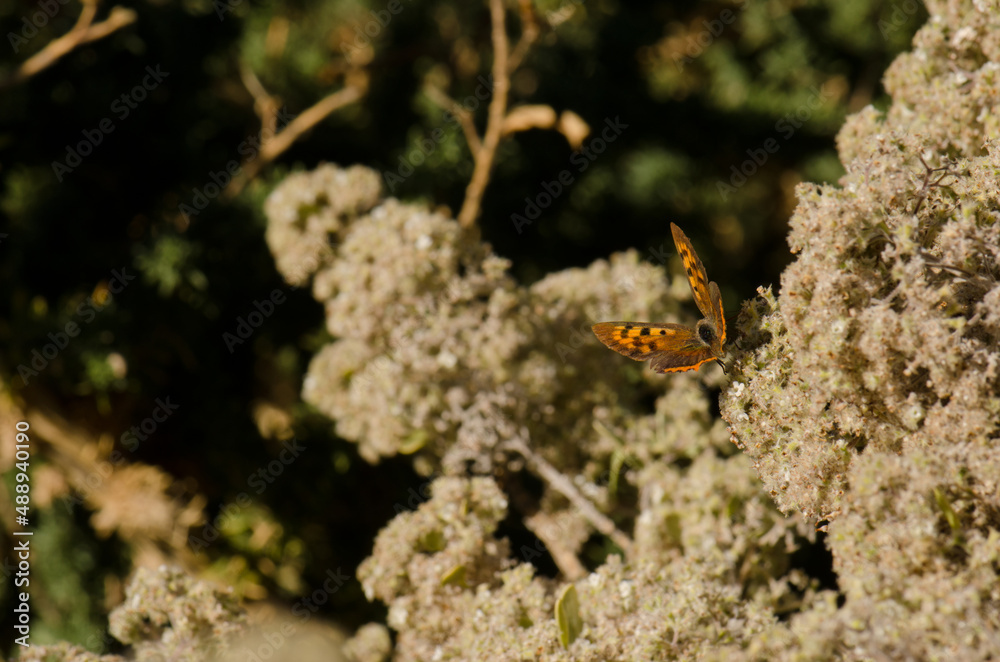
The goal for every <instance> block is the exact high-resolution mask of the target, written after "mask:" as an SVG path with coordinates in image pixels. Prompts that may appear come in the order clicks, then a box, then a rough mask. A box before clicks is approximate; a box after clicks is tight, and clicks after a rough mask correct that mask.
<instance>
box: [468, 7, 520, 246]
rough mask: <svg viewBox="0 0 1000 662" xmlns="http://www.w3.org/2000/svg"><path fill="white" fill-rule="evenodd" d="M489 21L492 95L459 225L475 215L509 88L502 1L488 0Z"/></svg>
mask: <svg viewBox="0 0 1000 662" xmlns="http://www.w3.org/2000/svg"><path fill="white" fill-rule="evenodd" d="M490 20H491V21H492V23H493V98H492V99H490V107H489V112H488V115H487V120H486V134H485V135H484V136H483V144H482V147H481V148H480V149H479V150H478V151H476V152H474V157H475V166H474V168H473V170H472V179H471V180H470V181H469V185H468V186H467V187H466V188H465V200H464V201H463V202H462V209H461V210H460V211H459V212H458V223H459V225H461V226H462V227H463V228H466V229H468V228H471V227H472V226H473V224H474V223H475V222H476V219H477V218H478V217H479V212H480V206H481V204H482V200H483V193H484V192H485V191H486V184H487V183H488V182H489V180H490V170H492V168H493V159H494V158H495V157H496V152H497V146H498V145H499V144H500V137H501V136H502V135H503V118H504V115H505V114H506V113H507V94H508V92H509V91H510V76H509V70H508V60H507V51H508V47H509V44H508V42H507V24H506V19H505V15H504V8H503V0H490Z"/></svg>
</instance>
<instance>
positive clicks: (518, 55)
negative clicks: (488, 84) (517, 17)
mask: <svg viewBox="0 0 1000 662" xmlns="http://www.w3.org/2000/svg"><path fill="white" fill-rule="evenodd" d="M520 9H521V40H520V41H518V42H517V46H515V47H514V50H513V51H512V52H511V54H510V57H509V58H508V59H507V73H508V75H509V74H512V73H514V72H515V71H517V68H518V67H520V66H521V61H522V60H524V57H525V56H526V55H527V54H528V51H529V50H530V49H531V46H532V45H533V44H534V43H535V40H536V39H538V20H537V19H536V18H535V8H534V6H533V5H532V4H531V0H521V1H520Z"/></svg>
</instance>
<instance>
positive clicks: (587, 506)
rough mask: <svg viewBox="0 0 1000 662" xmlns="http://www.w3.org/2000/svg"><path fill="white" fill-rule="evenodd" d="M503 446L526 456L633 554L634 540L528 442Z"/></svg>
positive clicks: (627, 553) (593, 522) (552, 484)
mask: <svg viewBox="0 0 1000 662" xmlns="http://www.w3.org/2000/svg"><path fill="white" fill-rule="evenodd" d="M503 446H504V447H505V448H509V449H511V450H513V451H516V452H517V453H520V454H521V455H522V456H524V459H525V460H527V461H528V464H529V465H531V466H532V467H533V468H534V470H535V471H536V472H537V473H538V475H539V476H541V477H542V479H543V480H545V482H547V483H548V484H549V486H550V487H552V489H554V490H556V491H557V492H559V493H560V494H562V495H563V496H564V497H566V498H567V499H569V502H570V503H572V504H573V505H574V506H576V508H577V509H578V510H579V511H580V514H581V515H583V517H584V518H586V520H587V521H588V522H590V524H591V525H592V526H593V527H594V528H595V529H597V530H598V531H599V532H600V533H602V534H604V535H606V536H607V537H609V538H611V540H612V541H613V542H614V543H615V544H616V545H618V546H619V547H620V548H621V550H622V551H623V552H625V556H626V557H629V556H631V554H632V540H631V539H630V538H629V537H628V536H627V535H625V534H624V533H622V532H621V531H619V530H618V527H616V526H615V523H614V522H612V521H611V519H610V518H608V517H607V516H606V515H605V514H604V513H602V512H600V511H599V510H597V508H595V507H594V504H592V503H590V501H588V500H587V499H586V498H585V497H584V496H583V495H582V494H580V492H579V490H577V489H576V486H574V485H573V483H572V482H571V481H570V480H569V478H567V477H566V476H564V475H563V474H562V473H560V472H559V470H558V469H556V468H555V467H553V466H552V465H551V464H549V463H548V462H546V461H545V460H544V459H543V458H542V457H541V456H539V455H537V454H536V453H535V452H533V451H532V450H531V449H530V448H528V446H527V444H525V443H524V442H523V441H520V440H516V439H512V440H510V441H507V442H505V443H504V444H503Z"/></svg>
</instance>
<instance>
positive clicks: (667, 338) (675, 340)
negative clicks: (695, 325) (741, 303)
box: [593, 322, 713, 372]
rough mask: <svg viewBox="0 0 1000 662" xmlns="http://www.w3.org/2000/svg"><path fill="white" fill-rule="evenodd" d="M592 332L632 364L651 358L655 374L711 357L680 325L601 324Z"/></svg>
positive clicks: (687, 367) (700, 343)
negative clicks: (631, 360)
mask: <svg viewBox="0 0 1000 662" xmlns="http://www.w3.org/2000/svg"><path fill="white" fill-rule="evenodd" d="M593 330H594V335H596V336H597V338H598V339H599V340H600V341H601V342H602V343H604V344H605V345H607V346H608V347H609V348H610V349H613V350H614V351H616V352H618V353H619V354H623V355H624V356H627V357H629V358H630V359H635V360H636V361H648V360H650V359H652V361H653V363H652V366H653V369H654V370H655V371H656V372H673V371H676V370H688V369H690V368H694V367H696V366H697V365H699V364H701V363H704V362H705V361H709V360H711V359H712V358H713V356H712V350H711V348H709V347H707V346H706V345H705V344H704V343H703V342H701V341H700V340H699V339H698V337H697V336H696V335H695V332H694V329H692V328H691V327H689V326H684V325H683V324H650V323H646V322H601V323H600V324H595V325H594V326H593ZM703 354H704V355H705V356H704V357H703V356H702V355H703Z"/></svg>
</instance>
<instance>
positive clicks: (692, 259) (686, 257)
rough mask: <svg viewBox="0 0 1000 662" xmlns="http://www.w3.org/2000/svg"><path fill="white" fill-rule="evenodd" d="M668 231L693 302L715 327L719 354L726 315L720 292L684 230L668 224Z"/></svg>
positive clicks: (722, 341)
mask: <svg viewBox="0 0 1000 662" xmlns="http://www.w3.org/2000/svg"><path fill="white" fill-rule="evenodd" d="M670 233H671V234H672V235H673V236H674V245H675V246H677V252H678V253H679V254H680V256H681V261H682V262H683V263H684V271H686V272H687V277H688V284H689V285H691V292H692V293H693V294H694V302H695V304H697V306H698V310H700V311H701V314H702V315H704V316H705V319H707V320H708V321H709V322H710V323H711V324H712V327H713V328H714V329H715V335H716V336H717V337H718V339H719V343H718V348H717V350H718V352H719V353H720V354H721V352H722V345H723V344H725V342H726V317H725V314H724V313H723V312H722V293H721V292H719V286H718V285H717V284H716V283H715V282H711V283H710V282H709V281H708V274H707V273H705V265H704V264H702V263H701V258H699V257H698V254H697V253H695V252H694V247H693V246H692V245H691V240H690V239H688V238H687V235H686V234H684V231H683V230H681V229H680V228H679V227H677V226H676V225H674V224H673V223H671V224H670Z"/></svg>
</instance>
